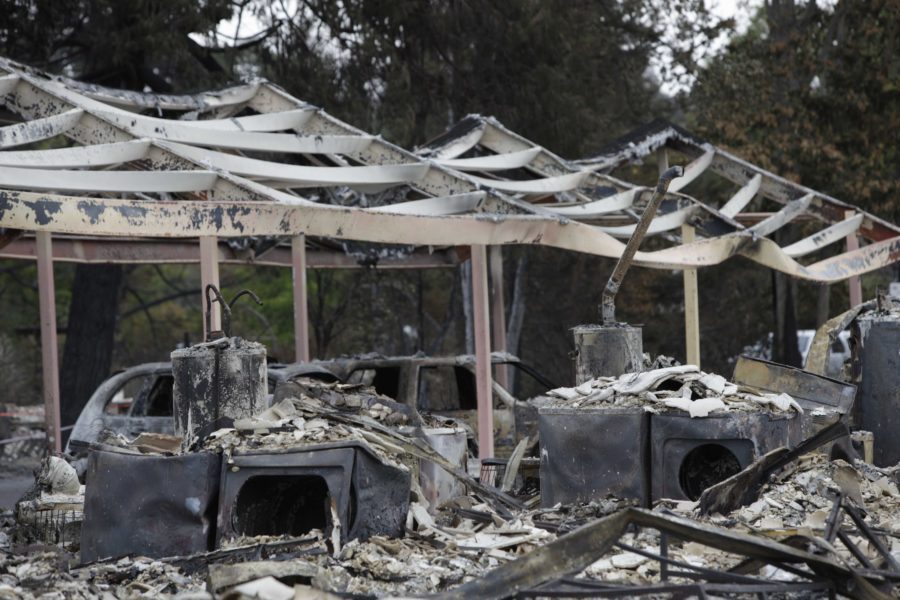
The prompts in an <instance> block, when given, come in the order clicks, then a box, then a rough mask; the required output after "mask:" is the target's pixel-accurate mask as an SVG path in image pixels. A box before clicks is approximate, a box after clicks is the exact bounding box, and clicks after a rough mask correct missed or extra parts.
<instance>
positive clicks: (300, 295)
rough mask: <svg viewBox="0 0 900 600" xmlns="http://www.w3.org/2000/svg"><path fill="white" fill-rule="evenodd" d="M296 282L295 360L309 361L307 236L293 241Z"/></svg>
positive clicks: (292, 264) (294, 278)
mask: <svg viewBox="0 0 900 600" xmlns="http://www.w3.org/2000/svg"><path fill="white" fill-rule="evenodd" d="M291 266H292V270H293V281H294V360H295V361H296V362H305V361H308V360H309V312H308V310H307V306H306V236H304V235H295V236H294V237H293V238H292V239H291Z"/></svg>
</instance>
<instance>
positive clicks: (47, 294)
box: [36, 231, 62, 452]
mask: <svg viewBox="0 0 900 600" xmlns="http://www.w3.org/2000/svg"><path fill="white" fill-rule="evenodd" d="M36 250H37V252H36V253H37V268H38V306H39V309H40V314H41V369H42V371H43V383H44V418H45V420H46V423H47V447H48V448H49V449H50V450H51V451H53V452H61V451H62V437H61V436H60V423H59V348H58V340H57V336H56V286H55V285H54V281H53V247H52V241H51V238H50V234H49V233H48V232H46V231H39V232H37V240H36Z"/></svg>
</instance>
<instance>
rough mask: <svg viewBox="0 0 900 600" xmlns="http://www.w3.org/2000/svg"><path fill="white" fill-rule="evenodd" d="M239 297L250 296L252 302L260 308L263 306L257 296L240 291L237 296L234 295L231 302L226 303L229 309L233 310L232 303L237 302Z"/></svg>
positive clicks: (249, 292) (246, 291) (247, 291)
mask: <svg viewBox="0 0 900 600" xmlns="http://www.w3.org/2000/svg"><path fill="white" fill-rule="evenodd" d="M241 296H250V298H252V299H253V301H254V302H256V303H257V304H259V305H260V306H262V305H263V303H262V300H260V299H259V296H257V295H256V294H254V293H253V292H252V291H250V290H241V291H239V292H238V293H237V294H235V295H234V298H232V299H231V302H229V303H228V306H229V308H234V303H235V302H237V301H238V298H240V297H241Z"/></svg>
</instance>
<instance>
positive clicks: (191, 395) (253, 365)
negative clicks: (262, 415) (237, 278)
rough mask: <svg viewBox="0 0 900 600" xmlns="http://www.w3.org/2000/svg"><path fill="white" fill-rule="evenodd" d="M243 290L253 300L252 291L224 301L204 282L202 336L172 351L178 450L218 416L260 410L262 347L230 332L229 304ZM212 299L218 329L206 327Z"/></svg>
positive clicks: (263, 394)
mask: <svg viewBox="0 0 900 600" xmlns="http://www.w3.org/2000/svg"><path fill="white" fill-rule="evenodd" d="M210 294H213V295H215V299H212V298H211V296H210ZM245 294H246V295H250V296H251V297H252V298H253V299H254V300H256V301H257V302H259V299H258V298H256V296H255V295H254V294H253V293H252V292H241V293H240V294H238V295H237V296H235V298H234V299H233V300H232V301H231V303H225V302H224V300H222V296H221V294H220V293H219V290H217V289H216V288H215V287H214V286H208V287H207V313H206V322H207V332H208V333H207V339H206V341H205V342H203V343H200V344H195V345H193V346H190V347H189V348H182V349H180V350H175V351H174V352H172V374H173V376H174V379H175V382H174V389H173V409H174V413H175V433H176V435H179V436H181V438H182V447H183V448H184V449H188V448H190V447H191V446H192V444H193V443H194V441H195V440H196V439H197V438H198V434H200V433H203V432H207V433H208V432H209V431H208V430H209V429H211V428H212V427H214V426H215V425H214V424H215V423H216V421H218V420H219V419H221V418H222V417H227V418H229V419H241V418H246V417H251V416H253V415H255V414H257V413H259V412H261V411H263V410H265V409H266V394H267V392H268V389H267V386H266V373H267V371H266V348H265V346H263V345H262V344H258V343H256V342H250V341H247V340H244V339H241V338H240V337H231V335H230V333H231V331H230V329H231V327H230V324H231V306H232V305H233V304H234V302H235V300H237V299H238V298H240V297H241V296H242V295H245ZM212 302H219V303H220V305H221V307H222V330H221V331H211V330H210V325H211V318H210V314H211V310H212Z"/></svg>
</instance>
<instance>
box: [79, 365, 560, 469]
mask: <svg viewBox="0 0 900 600" xmlns="http://www.w3.org/2000/svg"><path fill="white" fill-rule="evenodd" d="M491 362H492V363H493V365H494V366H501V365H502V366H507V367H509V368H513V369H516V370H517V372H518V373H521V374H522V375H523V379H527V380H528V381H524V380H523V381H522V383H523V384H525V385H523V387H524V388H525V389H530V390H536V392H535V393H543V392H545V391H547V390H549V389H552V388H555V387H557V386H556V385H554V384H553V383H551V382H550V381H549V380H548V379H547V378H546V377H544V376H543V375H541V374H540V373H539V372H537V371H535V370H534V369H532V368H531V367H529V366H528V365H525V364H524V363H522V362H521V361H520V360H519V359H518V358H517V357H515V356H513V355H511V354H507V353H502V352H495V353H493V354H492V355H491ZM297 377H312V378H314V379H320V380H323V381H341V382H344V383H363V384H367V385H372V386H373V387H374V388H375V390H376V391H377V392H378V393H379V394H383V395H385V396H387V397H389V398H391V399H394V400H396V401H397V402H400V403H402V404H406V405H408V406H413V407H416V408H417V409H419V410H421V411H425V412H429V413H432V414H437V415H441V416H446V417H451V418H455V419H458V420H460V421H462V422H464V423H466V424H467V425H469V427H471V428H472V430H474V428H475V422H476V418H475V407H476V393H475V357H474V356H472V355H460V356H450V357H428V356H424V355H414V356H394V357H386V356H382V355H378V354H367V355H363V356H358V357H342V358H335V359H329V360H321V361H313V362H309V363H292V364H270V365H268V374H267V378H268V387H269V392H270V393H271V392H274V390H275V387H276V386H277V385H278V384H279V383H281V382H284V381H290V380H292V379H295V378H297ZM173 383H174V380H173V377H172V365H171V363H168V362H160V363H146V364H142V365H137V366H135V367H131V368H129V369H126V370H124V371H122V372H121V373H117V374H116V375H113V376H112V377H110V378H109V379H107V380H106V381H105V382H103V383H102V384H101V385H100V387H98V388H97V390H96V391H95V392H94V394H93V395H92V396H91V399H90V400H89V401H88V403H87V404H86V405H85V407H84V409H83V410H82V411H81V414H80V415H79V417H78V420H77V421H76V422H75V426H74V428H73V430H72V434H71V436H70V438H69V442H68V444H67V446H66V452H67V453H69V454H73V455H81V454H83V453H84V452H85V450H86V448H87V446H88V445H89V444H90V443H92V442H95V441H97V440H98V436H99V435H100V433H101V432H102V431H104V430H107V429H108V430H112V431H114V432H116V433H120V434H122V435H124V436H126V437H129V438H134V437H136V436H138V435H140V434H141V433H166V434H172V433H174V421H173V419H172V415H173V413H172V387H173ZM493 389H494V408H495V410H494V427H495V434H496V439H497V441H498V445H500V446H504V445H511V444H514V443H515V437H516V435H515V431H516V430H515V417H514V409H515V407H516V404H517V400H516V398H515V397H514V396H513V395H512V394H511V393H510V392H509V391H507V390H506V389H504V388H503V387H502V386H500V385H499V384H497V382H496V381H495V382H493Z"/></svg>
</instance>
